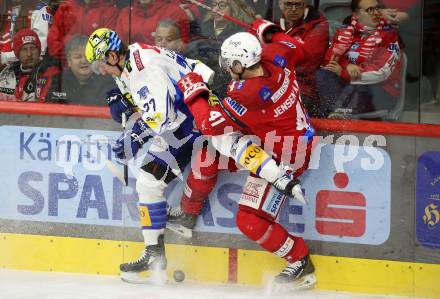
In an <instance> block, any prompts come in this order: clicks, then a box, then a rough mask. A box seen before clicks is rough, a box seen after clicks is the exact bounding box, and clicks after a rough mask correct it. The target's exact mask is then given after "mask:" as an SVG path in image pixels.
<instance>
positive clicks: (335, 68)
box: [322, 60, 342, 76]
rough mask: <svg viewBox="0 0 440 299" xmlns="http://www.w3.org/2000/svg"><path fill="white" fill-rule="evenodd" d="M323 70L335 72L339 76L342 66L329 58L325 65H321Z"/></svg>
mask: <svg viewBox="0 0 440 299" xmlns="http://www.w3.org/2000/svg"><path fill="white" fill-rule="evenodd" d="M322 68H323V69H325V70H328V71H330V72H333V73H335V74H336V75H338V76H341V72H342V67H341V66H340V65H339V63H337V62H336V61H334V60H331V61H330V62H329V63H328V64H327V65H326V66H324V67H322Z"/></svg>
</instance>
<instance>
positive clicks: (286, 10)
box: [275, 0, 329, 117]
mask: <svg viewBox="0 0 440 299" xmlns="http://www.w3.org/2000/svg"><path fill="white" fill-rule="evenodd" d="M278 4H279V6H280V9H281V14H282V17H281V19H280V20H279V21H278V22H275V23H277V24H279V25H280V27H281V28H282V29H283V30H285V33H286V34H288V35H289V36H292V37H297V38H300V39H301V40H302V41H303V42H304V44H303V45H304V51H305V54H306V56H305V58H304V60H302V62H301V63H300V64H298V65H296V79H297V81H298V84H299V87H300V90H301V99H302V101H303V103H304V105H305V106H306V108H307V111H308V113H309V114H310V116H313V117H318V116H319V96H318V91H317V88H316V78H315V73H316V71H317V70H318V69H319V67H320V65H321V62H322V60H323V59H324V55H325V52H326V51H327V48H328V39H329V31H328V30H329V29H328V22H327V19H326V18H325V17H324V15H323V14H321V13H320V12H319V11H318V10H316V9H315V8H313V6H310V5H306V3H305V0H279V1H278Z"/></svg>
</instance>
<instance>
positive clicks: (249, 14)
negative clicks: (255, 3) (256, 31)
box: [232, 0, 257, 20]
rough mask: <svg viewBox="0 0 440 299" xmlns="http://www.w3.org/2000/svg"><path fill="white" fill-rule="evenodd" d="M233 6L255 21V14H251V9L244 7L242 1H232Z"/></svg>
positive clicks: (244, 4)
mask: <svg viewBox="0 0 440 299" xmlns="http://www.w3.org/2000/svg"><path fill="white" fill-rule="evenodd" d="M232 1H233V2H234V3H235V5H237V6H238V8H240V9H241V10H242V11H243V12H244V13H245V14H247V15H248V17H250V18H251V19H254V20H255V19H256V18H257V17H256V16H255V13H253V9H251V8H250V7H249V6H247V5H246V3H244V2H243V1H242V0H232Z"/></svg>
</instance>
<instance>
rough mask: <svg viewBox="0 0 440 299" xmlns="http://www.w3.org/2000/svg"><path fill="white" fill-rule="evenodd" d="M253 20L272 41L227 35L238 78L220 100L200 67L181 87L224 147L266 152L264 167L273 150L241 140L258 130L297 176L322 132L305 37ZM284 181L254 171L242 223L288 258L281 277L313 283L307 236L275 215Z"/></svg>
mask: <svg viewBox="0 0 440 299" xmlns="http://www.w3.org/2000/svg"><path fill="white" fill-rule="evenodd" d="M253 26H254V28H255V29H256V31H257V34H258V36H259V39H260V41H262V42H269V43H268V44H265V45H264V46H263V48H262V47H261V45H260V43H259V41H258V40H257V39H256V38H255V37H254V36H253V35H251V34H249V33H236V34H234V35H232V36H231V37H229V38H228V39H226V40H225V41H224V43H223V45H222V47H221V62H222V66H223V67H224V68H225V69H227V70H228V71H229V72H230V74H231V76H232V78H233V80H232V81H231V83H230V84H229V86H228V94H227V97H226V98H225V99H222V100H220V101H219V104H218V105H215V106H210V105H209V104H208V102H207V99H208V96H209V90H208V88H207V86H206V85H205V84H204V83H203V81H202V80H201V78H200V76H198V75H197V74H195V73H189V74H187V75H186V76H185V77H183V78H182V79H180V81H179V88H180V89H181V91H182V92H183V93H184V99H185V103H186V104H187V105H188V108H189V109H190V111H191V113H192V114H193V115H194V120H195V122H196V125H197V128H198V129H199V130H200V131H201V132H202V133H203V134H205V135H209V136H213V143H214V146H215V147H216V149H217V150H219V151H220V153H222V154H225V155H227V156H232V157H240V160H243V161H248V160H249V161H252V159H255V157H259V161H260V163H255V164H254V167H253V169H256V170H257V171H256V174H257V175H258V172H259V171H258V170H259V169H261V168H263V167H264V162H263V161H265V160H266V157H264V156H263V155H261V151H260V148H259V147H256V146H253V145H250V144H248V143H244V142H242V141H241V140H242V136H243V135H242V134H249V135H255V136H256V137H258V139H259V140H261V142H262V144H263V145H264V149H265V150H266V151H267V152H272V153H273V155H274V158H275V159H276V160H277V162H279V163H283V164H285V165H291V166H292V169H293V173H292V175H293V176H294V177H295V178H296V177H298V176H299V175H301V174H302V173H303V171H304V170H305V169H306V168H307V167H308V162H309V160H310V155H311V149H312V139H313V136H314V130H313V128H312V126H311V124H310V121H309V117H308V116H307V112H306V111H305V109H304V106H303V104H302V102H301V97H300V91H299V87H298V84H297V82H296V78H295V77H296V76H295V65H296V64H297V63H298V62H300V61H301V60H302V59H303V58H304V53H303V50H302V46H301V42H300V41H298V40H297V39H295V38H291V37H289V36H287V35H286V34H283V33H281V32H276V33H274V34H272V33H271V32H274V31H279V30H281V29H280V28H278V27H277V26H275V25H274V24H273V23H269V22H267V21H261V20H257V21H256V22H254V23H253ZM225 130H229V133H226V134H225ZM231 130H232V132H231ZM215 136H222V137H220V138H217V137H215ZM245 164H246V163H245ZM269 181H270V180H269ZM277 185H278V184H277V181H275V182H274V183H273V187H272V186H271V185H270V184H269V183H268V182H267V181H265V180H264V179H260V178H258V177H257V176H255V175H254V174H251V175H249V177H248V179H247V181H246V183H245V185H244V187H243V193H242V195H241V197H240V201H239V208H238V212H237V217H236V223H237V227H238V228H239V229H240V231H241V232H242V233H243V234H244V235H246V236H247V237H248V238H250V239H251V240H253V241H255V242H257V243H258V244H259V245H260V246H261V247H263V248H264V249H265V250H267V251H269V252H272V253H274V254H275V255H277V256H279V257H282V258H284V259H285V260H286V261H287V262H288V265H287V267H286V268H285V269H284V270H283V271H282V272H281V273H280V274H279V275H278V276H276V278H275V282H276V283H278V284H281V285H283V286H285V287H287V288H290V287H292V288H295V289H297V288H307V287H311V286H313V284H314V283H315V281H316V278H315V276H314V274H313V273H314V267H313V264H312V262H311V260H310V258H309V255H308V254H309V251H308V247H307V245H306V243H305V241H304V239H303V238H301V237H299V236H294V235H292V234H289V233H288V232H287V230H286V229H285V228H284V227H283V226H281V225H280V224H279V223H277V222H276V221H275V219H276V218H277V216H278V213H279V211H280V208H281V206H282V203H283V201H284V200H285V199H286V197H285V196H283V195H282V194H280V193H277V191H276V190H275V189H277ZM296 185H298V186H299V181H297V182H296Z"/></svg>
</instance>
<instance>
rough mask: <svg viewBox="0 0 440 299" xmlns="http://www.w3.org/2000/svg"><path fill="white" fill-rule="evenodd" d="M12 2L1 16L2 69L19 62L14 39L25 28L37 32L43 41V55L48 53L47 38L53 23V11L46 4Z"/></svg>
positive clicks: (9, 2) (0, 59)
mask: <svg viewBox="0 0 440 299" xmlns="http://www.w3.org/2000/svg"><path fill="white" fill-rule="evenodd" d="M37 3H38V1H29V0H27V1H23V0H12V1H8V2H7V3H6V11H2V12H1V14H0V68H1V66H4V65H6V64H9V63H12V62H14V61H16V60H17V58H16V57H15V54H14V51H13V50H12V39H13V38H14V35H15V33H16V32H18V31H19V30H21V29H24V28H30V29H32V30H33V31H35V32H36V33H37V34H38V36H39V38H40V41H41V54H42V55H43V54H44V53H45V51H46V37H47V32H48V28H49V25H50V24H51V22H52V9H51V8H50V7H49V6H48V5H47V4H46V3H44V2H40V3H38V4H37Z"/></svg>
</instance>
